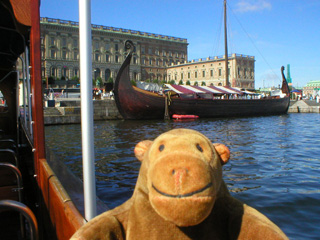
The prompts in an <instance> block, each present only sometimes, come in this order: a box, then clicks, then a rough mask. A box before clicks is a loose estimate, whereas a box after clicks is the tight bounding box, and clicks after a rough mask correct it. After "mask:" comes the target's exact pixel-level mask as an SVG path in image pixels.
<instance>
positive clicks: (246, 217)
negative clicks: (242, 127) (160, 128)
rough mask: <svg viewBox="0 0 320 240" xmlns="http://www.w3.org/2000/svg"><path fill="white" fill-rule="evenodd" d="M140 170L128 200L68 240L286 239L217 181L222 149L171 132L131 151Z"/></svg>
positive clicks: (185, 132) (225, 153)
mask: <svg viewBox="0 0 320 240" xmlns="http://www.w3.org/2000/svg"><path fill="white" fill-rule="evenodd" d="M134 152H135V155H136V157H137V158H138V159H139V160H140V161H141V168H140V172H139V176H138V180H137V183H136V187H135V190H134V193H133V195H132V197H131V198H130V199H129V200H128V201H126V202H125V203H124V204H122V205H120V206H119V207H116V208H115V209H113V210H110V211H107V212H105V213H103V214H101V215H99V216H97V217H95V218H94V219H92V220H91V221H89V222H88V223H87V224H85V225H84V226H83V227H81V228H80V229H79V230H78V231H77V232H76V233H75V234H74V235H73V237H72V239H83V240H84V239H90V240H94V239H137V240H149V239H161V240H162V239H170V240H177V239H264V240H266V239H270V240H271V239H272V240H275V239H288V238H287V237H286V235H285V234H284V233H283V232H282V231H281V230H280V228H278V227H277V226H276V225H275V224H274V223H272V222H271V221H270V220H269V219H268V218H267V217H266V216H264V215H263V214H261V213H260V212H258V211H257V210H255V209H253V208H251V207H249V206H247V205H246V204H243V203H242V202H240V201H238V200H236V199H235V198H233V197H232V196H231V195H230V193H229V191H228V189H227V186H226V184H225V183H224V181H223V180H222V165H224V164H226V163H227V162H228V160H229V158H230V151H229V149H228V148H227V147H226V146H225V145H223V144H219V143H217V144H212V143H211V142H210V140H209V139H208V138H207V137H205V136H204V135H202V134H201V133H199V132H197V131H194V130H189V129H175V130H171V131H168V132H166V133H163V134H161V135H160V136H159V137H157V138H156V139H155V140H154V141H149V140H145V141H142V142H140V143H138V144H137V145H136V147H135V149H134Z"/></svg>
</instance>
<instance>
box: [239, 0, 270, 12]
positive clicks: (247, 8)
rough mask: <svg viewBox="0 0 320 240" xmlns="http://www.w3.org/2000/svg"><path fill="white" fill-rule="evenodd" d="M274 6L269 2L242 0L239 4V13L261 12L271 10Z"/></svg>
mask: <svg viewBox="0 0 320 240" xmlns="http://www.w3.org/2000/svg"><path fill="white" fill-rule="evenodd" d="M271 8H272V5H271V3H270V2H268V1H267V0H258V1H254V0H240V1H239V2H238V3H237V8H236V11H237V12H242V13H245V12H261V11H263V10H271Z"/></svg>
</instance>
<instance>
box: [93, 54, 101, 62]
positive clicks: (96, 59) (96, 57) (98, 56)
mask: <svg viewBox="0 0 320 240" xmlns="http://www.w3.org/2000/svg"><path fill="white" fill-rule="evenodd" d="M94 60H95V61H96V62H98V61H99V60H100V54H99V53H95V54H94Z"/></svg>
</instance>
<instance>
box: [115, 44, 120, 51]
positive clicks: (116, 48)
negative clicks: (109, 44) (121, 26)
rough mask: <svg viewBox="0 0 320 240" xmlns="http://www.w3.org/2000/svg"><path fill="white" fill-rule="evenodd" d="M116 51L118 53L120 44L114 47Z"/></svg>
mask: <svg viewBox="0 0 320 240" xmlns="http://www.w3.org/2000/svg"><path fill="white" fill-rule="evenodd" d="M114 49H115V50H116V51H119V44H118V43H116V44H115V45H114Z"/></svg>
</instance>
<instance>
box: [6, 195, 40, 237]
mask: <svg viewBox="0 0 320 240" xmlns="http://www.w3.org/2000/svg"><path fill="white" fill-rule="evenodd" d="M23 217H24V219H25V220H26V222H27V223H28V227H26V226H25V221H23ZM38 232H39V231H38V223H37V219H36V217H35V215H34V214H33V212H32V211H31V209H30V208H28V207H27V206H26V205H25V204H23V203H20V202H17V201H12V200H1V201H0V239H2V240H6V239H31V240H37V239H39V233H38Z"/></svg>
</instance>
